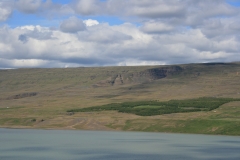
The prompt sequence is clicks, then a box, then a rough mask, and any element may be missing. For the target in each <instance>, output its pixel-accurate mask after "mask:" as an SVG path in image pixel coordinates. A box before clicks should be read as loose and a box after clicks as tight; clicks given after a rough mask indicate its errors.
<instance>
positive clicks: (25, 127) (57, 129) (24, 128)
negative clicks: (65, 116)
mask: <svg viewBox="0 0 240 160" xmlns="http://www.w3.org/2000/svg"><path fill="white" fill-rule="evenodd" d="M0 129H16V130H18V129H22V130H45V131H47V130H49V131H89V132H120V133H152V134H158V133H159V134H178V135H203V136H225V137H239V138H240V135H224V134H201V133H180V132H147V131H123V130H87V129H70V128H68V129H67V128H32V127H27V126H20V127H19V126H14V127H11V126H8V127H7V126H4V127H3V126H0Z"/></svg>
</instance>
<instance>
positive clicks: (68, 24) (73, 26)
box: [60, 17, 86, 33]
mask: <svg viewBox="0 0 240 160" xmlns="http://www.w3.org/2000/svg"><path fill="white" fill-rule="evenodd" d="M60 29H61V31H63V32H68V33H76V32H78V31H83V30H85V29H86V26H85V24H84V23H83V21H82V20H80V19H78V18H77V17H70V18H69V19H66V20H64V21H63V22H62V23H61V25H60Z"/></svg>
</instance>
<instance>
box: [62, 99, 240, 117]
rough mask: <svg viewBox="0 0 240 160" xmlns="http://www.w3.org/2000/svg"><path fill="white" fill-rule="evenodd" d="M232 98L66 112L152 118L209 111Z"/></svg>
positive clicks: (112, 105)
mask: <svg viewBox="0 0 240 160" xmlns="http://www.w3.org/2000/svg"><path fill="white" fill-rule="evenodd" d="M239 100H240V99H233V98H212V97H203V98H197V99H186V100H170V101H166V102H159V101H139V102H138V101H137V102H124V103H111V104H106V105H101V106H94V107H88V108H80V109H70V110H68V111H67V112H98V111H109V110H116V111H118V112H123V113H132V114H136V115H140V116H153V115H162V114H171V113H184V112H199V111H211V110H213V109H216V108H218V107H219V106H221V105H223V104H225V103H228V102H231V101H239Z"/></svg>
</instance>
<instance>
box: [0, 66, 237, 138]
mask: <svg viewBox="0 0 240 160" xmlns="http://www.w3.org/2000/svg"><path fill="white" fill-rule="evenodd" d="M199 97H216V98H240V64H239V63H226V64H225V63H219V64H216V63H213V64H184V65H174V66H141V67H137V66H136V67H128V66H125V67H95V68H94V67H93V68H84V67H82V68H62V69H59V68H58V69H57V68H56V69H54V68H53V69H14V70H0V126H2V127H32V128H62V129H64V128H66V129H97V130H99V129H103V130H105V129H117V130H140V131H161V132H165V131H166V132H184V133H208V134H230V135H231V134H234V135H240V131H239V129H237V130H236V129H235V130H234V131H233V129H231V126H232V128H234V126H239V118H240V117H239V115H240V114H236V113H239V110H238V108H239V107H238V106H239V103H238V102H235V103H234V105H235V106H234V107H235V108H233V107H229V108H228V107H223V108H224V109H222V106H220V107H219V108H218V109H217V111H218V112H213V111H215V110H213V111H201V112H196V113H195V112H191V113H174V114H170V115H172V116H173V117H171V116H170V115H162V116H150V117H142V116H136V115H134V114H128V113H118V112H115V111H106V112H98V113H89V112H85V113H75V114H74V115H69V114H68V113H67V112H66V111H67V110H70V109H81V108H87V107H92V106H99V105H106V104H111V103H124V102H136V101H152V100H157V101H160V102H162V101H169V100H173V99H175V100H185V99H192V98H199ZM230 104H232V102H231V103H230ZM225 105H226V106H228V103H227V104H224V105H223V106H225ZM153 108H154V107H153ZM135 109H136V108H135ZM138 109H139V108H138ZM136 110H137V109H136ZM220 111H221V112H220ZM223 111H224V112H223ZM225 112H226V113H228V114H224V113H225ZM218 113H219V115H217V114H218ZM220 113H221V114H220ZM182 114H184V116H183V117H182ZM139 115H141V114H139ZM193 115H196V117H192V116H193ZM206 115H207V116H206ZM201 116H202V117H201ZM187 117H188V118H187ZM189 117H191V118H189ZM191 119H192V120H191ZM190 120H191V121H190ZM167 122H168V123H169V124H168V123H167ZM180 122H181V123H180ZM210 122H212V123H213V124H211V125H210V124H209V123H210ZM170 123H171V124H170ZM194 123H195V124H199V126H201V124H202V123H206V124H209V128H207V129H206V130H204V129H200V128H201V127H200V128H199V129H197V128H198V127H197V128H196V129H193V128H192V127H191V126H192V125H193V124H194ZM230 124H231V125H230ZM183 126H185V127H183ZM216 126H217V127H216ZM181 127H182V128H181ZM202 127H203V126H202ZM211 127H212V128H211ZM214 127H215V128H214ZM228 127H230V128H229V129H228V131H227V130H226V129H227V128H228ZM189 128H190V129H189ZM216 128H217V129H216ZM221 128H223V129H222V130H220V129H221ZM238 128H240V127H238ZM193 130H195V131H194V132H193Z"/></svg>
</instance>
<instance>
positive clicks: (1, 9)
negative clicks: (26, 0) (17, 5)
mask: <svg viewBox="0 0 240 160" xmlns="http://www.w3.org/2000/svg"><path fill="white" fill-rule="evenodd" d="M11 14H12V9H11V7H10V6H7V5H5V4H4V3H2V2H1V1H0V22H1V21H6V20H7V19H8V18H9V17H10V16H11Z"/></svg>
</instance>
